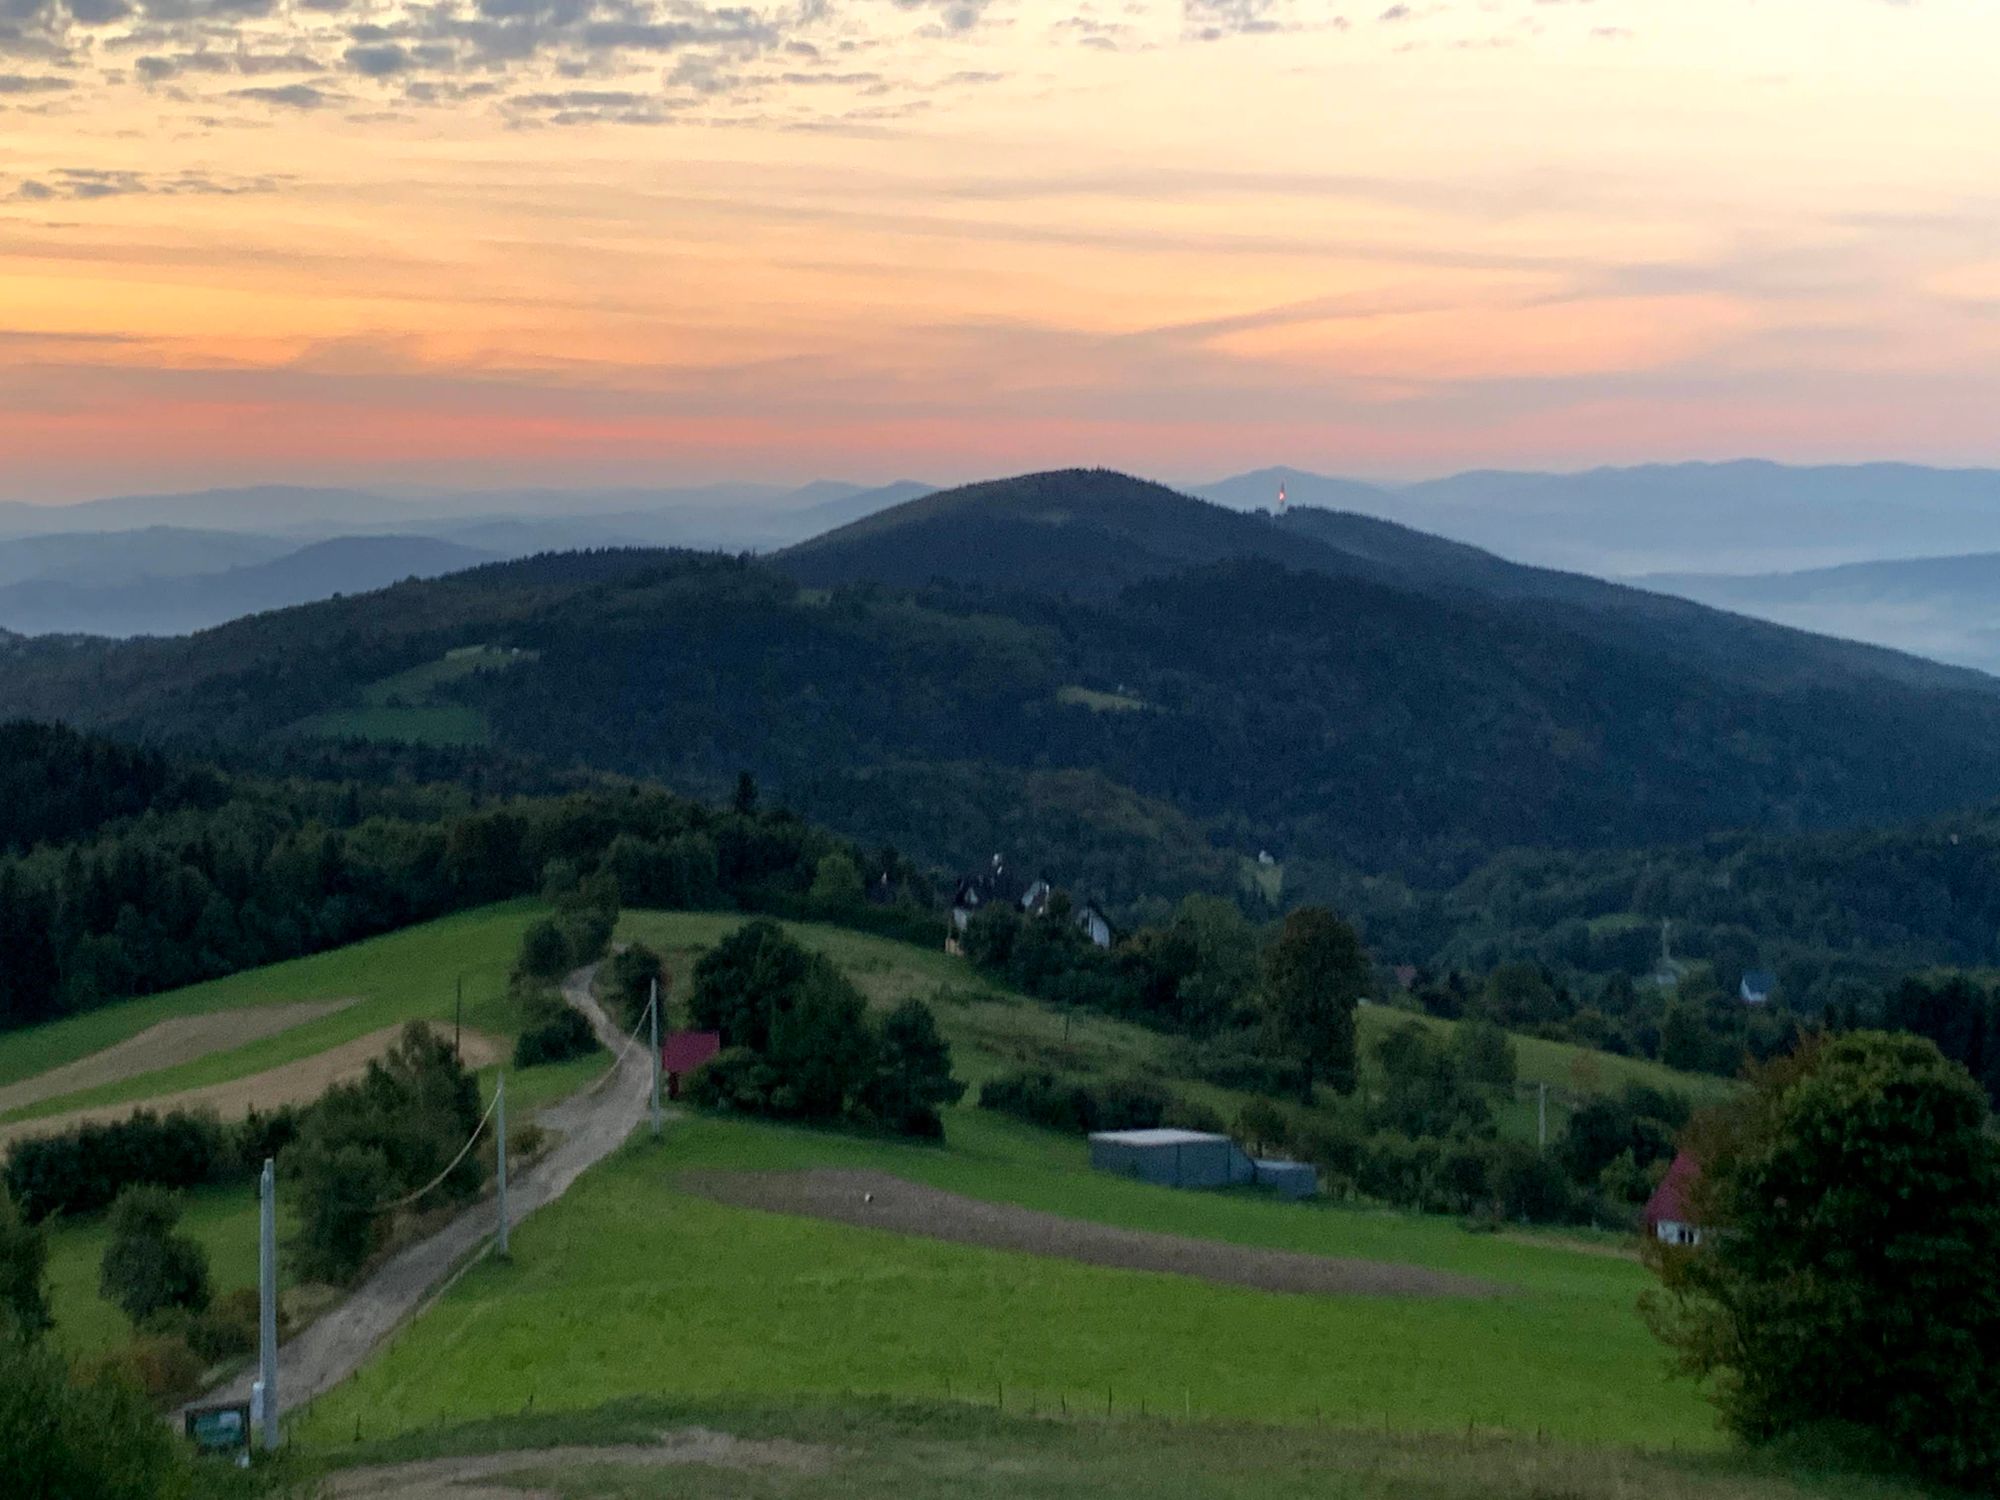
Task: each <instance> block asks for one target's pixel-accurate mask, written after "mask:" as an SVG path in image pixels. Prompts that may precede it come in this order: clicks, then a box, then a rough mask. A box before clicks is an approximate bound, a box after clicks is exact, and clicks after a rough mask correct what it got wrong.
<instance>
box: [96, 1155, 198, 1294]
mask: <svg viewBox="0 0 2000 1500" xmlns="http://www.w3.org/2000/svg"><path fill="white" fill-rule="evenodd" d="M180 1218H181V1205H180V1200H179V1199H178V1198H176V1197H175V1196H174V1195H173V1194H172V1193H170V1192H168V1191H167V1190H166V1189H165V1188H158V1187H130V1188H127V1189H126V1190H125V1191H124V1192H123V1193H121V1194H119V1195H118V1201H117V1203H115V1204H113V1205H112V1208H111V1241H110V1243H109V1244H107V1245H106V1246H105V1247H104V1261H103V1264H102V1265H101V1266H100V1267H99V1271H98V1289H99V1290H100V1291H101V1292H102V1293H103V1295H104V1298H105V1300H106V1301H108V1302H112V1303H115V1304H116V1305H117V1306H118V1307H119V1308H120V1309H121V1310H122V1311H123V1312H124V1314H125V1316H126V1317H128V1318H130V1319H131V1320H132V1322H133V1324H134V1325H135V1326H136V1325H140V1324H144V1323H145V1322H146V1321H147V1320H148V1319H150V1318H152V1317H153V1316H154V1315H155V1314H156V1313H159V1312H162V1311H164V1310H166V1309H168V1308H184V1309H186V1310H188V1311H190V1312H200V1311H201V1310H202V1309H204V1308H206V1307H207V1306H208V1299H209V1284H208V1252H207V1251H205V1250H204V1249H202V1247H201V1246H200V1244H198V1243H197V1242H196V1241H195V1240H193V1239H191V1238H189V1237H188V1236H187V1235H184V1234H176V1233H175V1232H174V1231H175V1230H176V1228H177V1227H178V1226H179V1224H180Z"/></svg>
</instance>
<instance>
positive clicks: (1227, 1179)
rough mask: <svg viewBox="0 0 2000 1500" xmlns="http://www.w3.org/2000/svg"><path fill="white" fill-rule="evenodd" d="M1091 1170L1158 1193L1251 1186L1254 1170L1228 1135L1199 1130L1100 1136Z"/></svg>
mask: <svg viewBox="0 0 2000 1500" xmlns="http://www.w3.org/2000/svg"><path fill="white" fill-rule="evenodd" d="M1090 1164H1091V1165H1092V1166H1093V1167H1095V1168H1097V1169H1098V1170H1099V1171H1100V1172H1116V1173H1117V1174H1118V1175H1119V1176H1121V1177H1136V1178H1138V1179H1139V1180H1140V1181H1141V1182H1151V1183H1155V1184H1157V1185H1158V1186H1160V1187H1181V1188H1216V1187H1229V1186H1231V1185H1233V1184H1236V1183H1245V1182H1254V1181H1256V1179H1257V1168H1256V1166H1255V1165H1254V1164H1253V1163H1252V1162H1251V1160H1250V1158H1249V1157H1248V1156H1245V1155H1244V1154H1243V1150H1242V1148H1241V1147H1239V1146H1238V1145H1237V1144H1236V1142H1234V1141H1232V1140H1231V1139H1230V1138H1229V1137H1228V1136H1226V1135H1210V1134H1209V1133H1207V1132H1206V1131H1200V1130H1101V1131H1098V1132H1096V1133H1095V1134H1094V1135H1092V1136H1091V1138H1090Z"/></svg>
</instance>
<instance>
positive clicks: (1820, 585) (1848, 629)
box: [1635, 552, 2000, 674]
mask: <svg viewBox="0 0 2000 1500" xmlns="http://www.w3.org/2000/svg"><path fill="white" fill-rule="evenodd" d="M1635 581H1636V582H1637V583H1639V584H1640V585H1641V586H1642V587H1645V588H1651V589H1659V590H1661V591H1662V592H1665V593H1671V594H1677V595H1679V596H1681V597H1683V598H1686V599H1692V600H1695V601H1697V602H1699V603H1701V604H1705V605H1709V606H1711V607H1713V608H1716V609H1729V610H1736V611H1739V612H1741V613H1743V614H1747V615H1753V616H1755V617H1756V618H1758V619H1762V620H1772V621H1776V622H1777V623H1779V624H1781V625H1788V626H1791V627H1792V628H1794V629H1799V630H1826V631H1838V632H1840V633H1842V634H1846V635H1851V636H1855V637H1857V638H1860V639H1865V640H1873V641H1881V642H1883V643H1885V644H1889V645H1893V646H1895V647H1897V648H1899V649H1901V650H1905V651H1913V652H1916V653H1918V654H1919V655H1922V656H1927V657H1930V658H1931V659H1932V660H1934V661H1942V662H1952V663H1956V664H1958V665H1960V666H1966V667H1975V668H1977V669H1979V670H1981V671H1984V672H1988V673H1994V674H2000V552H1980V553H1972V554H1968V555H1964V556H1957V557H1920V558H1905V559H1898V560H1895V561H1889V562H1869V563H1846V564H1843V565H1841V566H1839V567H1833V568H1812V569H1806V570H1802V571H1799V572H1792V573H1753V574H1729V573H1681V574H1672V573H1663V574H1657V575H1653V576H1650V577H1646V578H1641V579H1637V580H1635Z"/></svg>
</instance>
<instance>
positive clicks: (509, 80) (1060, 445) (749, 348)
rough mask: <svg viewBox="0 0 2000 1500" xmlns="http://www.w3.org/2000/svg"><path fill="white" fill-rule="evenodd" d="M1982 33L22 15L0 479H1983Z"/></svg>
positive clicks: (123, 482)
mask: <svg viewBox="0 0 2000 1500" xmlns="http://www.w3.org/2000/svg"><path fill="white" fill-rule="evenodd" d="M1996 46H2000V11H1996V10H1995V9H1994V8H1993V7H1991V6H1987V5H1978V4H1974V3H1972V0H1929V3H1926V4H1923V5H1900V4H1893V3H1888V0H1769V3H1765V4H1760V5H1756V6H1744V5H1742V4H1740V3H1736V0H1682V3H1680V4H1677V5H1675V6H1673V7H1671V8H1663V7H1658V6H1652V5H1647V4H1643V3H1641V0H1592V3H1581V0H1579V3H1570V4H1555V3H1546V0H1483V3H1478V4H1471V3H1437V4H1428V5H1426V4H1414V5H1403V4H1396V5H1387V6H1386V7H1384V6H1369V7H1366V8H1357V9H1353V10H1344V9H1340V8H1335V7H1329V6H1326V5H1315V4H1310V3H1303V0H1231V3H1226V4H1225V3H1220V0H1179V3H1177V4H1172V5H1168V4H1148V3H1146V0H1134V3H1131V4H1119V5H1116V6H1111V5H1101V4H1099V3H1098V0H1083V3H1081V4H1078V5H1062V6H1057V5H1048V4H1037V3H1035V0H912V3H908V4H897V5H893V6H883V7H861V6H853V5H848V6H842V5H838V4H830V3H825V0H806V3H801V4H798V5H785V4H760V5H749V6H730V7H716V8H710V7H708V6H705V5H703V4H702V3H700V0H577V3H575V4H564V5H552V4H545V3H542V0H438V3H435V4H431V3H422V4H418V3H411V0H369V3H367V4H365V5H364V4H362V3H361V0H327V3H325V4H318V3H315V4H313V5H311V6H299V7H290V6H287V7H278V6H274V5H270V4H265V3H261V0H259V3H246V4H222V3H215V0H194V3H191V4H190V3H183V0H173V3H169V0H92V3H91V4H89V5H88V6H84V5H82V4H81V3H80V0H24V3H23V4H21V5H17V6H15V7H14V8H13V9H12V11H11V12H10V19H9V20H8V22H7V23H6V24H5V25H4V26H0V130H4V134H5V137H6V139H7V144H8V150H7V153H6V158H7V166H6V168H5V169H4V171H0V244H4V246H5V250H6V259H5V267H6V269H5V271H4V273H0V452H5V453H6V455H7V463H6V469H7V475H6V480H5V484H6V488H7V490H8V491H9V492H11V493H32V494H36V495H39V496H44V497H47V498H79V497H82V496H85V495H105V494H126V493H132V492H135V491H159V490H184V489H199V488H205V487H209V486H214V485H220V484H231V483H241V482H244V481H245V480H247V479H249V478H251V477H253V476H268V475H273V474H282V475H285V476H287V477H290V478H296V479H300V480H304V481H307V482H313V483H328V484H359V485H368V484H375V483H380V482H381V481H382V480H383V479H384V478H385V477H387V476H395V477H396V478H397V479H399V480H400V481H401V482H405V483H414V484H425V485H440V484H442V485H448V486H450V487H455V488H457V487H488V486H492V485H497V484H506V485H534V484H546V483H548V482H550V481H551V480H552V479H560V480H561V482H565V483H585V484H590V485H610V484H630V483H634V482H643V481H644V480H645V479H647V478H648V477H649V476H652V475H655V474H657V473H660V472H663V471H671V472H673V473H675V474H676V475H678V476H683V477H684V478H686V479H687V480H689V481H691V482H701V481H703V480H705V479H706V478H707V477H708V476H713V475H722V474H731V473H743V472H751V471H755V472H763V473H778V474H782V475H787V476H790V475H796V476H798V477H800V478H804V477H807V476H809V475H813V474H825V473H844V472H859V471H861V470H863V469H866V470H869V471H872V472H881V473H889V474H896V475H902V474H918V475H923V476H925V477H927V478H928V479H930V480H931V481H932V482H936V483H948V482H950V481H952V480H954V479H956V478H959V477H963V476H966V475H968V474H971V473H975V472H977V473H994V472H1019V471H1023V470H1032V469H1040V468H1048V467H1053V466H1057V465H1061V464H1069V463H1086V464H1101V465H1105V466H1108V467H1115V468H1121V469H1127V470H1137V471H1139V472H1145V473H1168V474H1176V475H1187V474H1227V473H1231V472H1234V471H1239V470H1242V469H1245V468H1251V467H1254V466H1256V465H1257V464H1258V463H1259V462H1260V461H1261V460H1260V455H1266V454H1270V453H1278V452H1281V453H1284V454H1286V455H1287V456H1288V457H1289V458H1290V459H1291V460H1292V461H1294V462H1296V463H1298V464H1299V465H1300V466H1301V467H1303V468H1306V469H1311V470H1315V471H1319V472H1333V473H1355V474H1367V475H1381V476H1390V477H1393V478H1398V479H1401V478H1408V477H1413V476H1416V475H1419V474H1440V473H1453V472H1458V471H1461V470H1464V469H1467V468H1472V467H1475V466H1499V467H1506V468H1528V469H1548V468H1561V469H1578V468H1588V467H1591V466H1594V465H1598V464H1604V463H1628V462H1639V461H1648V460H1658V461H1677V460H1684V459H1696V458H1708V459H1720V458H1726V457H1728V456H1730V455H1733V454H1737V453H1742V452H1757V453H1763V454H1768V455H1770V456H1771V457H1773V458H1776V459H1781V460H1786V461H1805V460H1810V461H1816V462H1842V461H1853V460H1860V459H1867V458H1877V457H1891V458H1897V459H1903V460H1909V461H1921V462H1928V463H1935V464H1941V465H1959V464H1967V463H1979V462H1985V463H2000V433H1996V432H1995V429H1994V427H1993V424H1992V422H1991V420H1990V414H1991V412H1992V411H1993V410H1994V409H1995V407H1996V405H2000V322H1996V320H1994V319H1993V318H1992V317H1991V316H1990V314H1991V312H1992V310H1993V309H1994V307H1995V306H1996V304H2000V262H1996V261H1995V259H1994V255H1993V251H1992V246H1993V244H1994V243H1995V242H1996V229H2000V198H1996V196H1995V195H1994V194H1993V193H1992V191H1991V187H1990V184H1991V182H1992V181H1993V180H1994V177H1995V175H1996V169H2000V136H1996V135H1995V133H1994V132H1993V131H1992V130H1991V129H1990V128H1989V127H1990V122H1991V112H1992V111H1991V80H1990V76H1989V74H1990V59H1991V57H1992V56H1993V54H1994V52H1995V50H1996ZM335 142H337V146H334V145H333V144H332V143H335Z"/></svg>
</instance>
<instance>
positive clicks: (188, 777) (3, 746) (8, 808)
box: [0, 722, 221, 854]
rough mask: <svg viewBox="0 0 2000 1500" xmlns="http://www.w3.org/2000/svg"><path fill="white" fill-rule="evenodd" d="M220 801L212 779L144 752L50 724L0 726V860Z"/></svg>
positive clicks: (216, 779)
mask: <svg viewBox="0 0 2000 1500" xmlns="http://www.w3.org/2000/svg"><path fill="white" fill-rule="evenodd" d="M220 796H221V780H220V778H219V777H217V776H215V775H214V774H213V773H211V772H208V771H205V770H202V769H200V768H196V767H188V766H181V765H176V764H175V763H174V762H173V761H171V760H169V759H167V758H166V757H165V756H162V755H157V754H154V753H153V752H151V751H147V750H141V749H138V748H136V747H133V746H128V745H121V744H117V743H114V742H112V741H110V740H104V739H99V738H97V737H95V736H90V735H82V734H78V733H77V732H76V731H75V730H72V729H66V728H64V727H62V726H61V725H56V724H33V723H27V722H16V723H11V724H0V854H6V853H8V852H10V851H16V850H21V849H29V848H33V847H34V846H35V845H37V844H44V843H59V842H62V841H63V840H66V839H73V838H78V837H81V836H82V835H84V834H87V833H90V832H92V831H93V830H95V829H97V828H100V827H102V826H103V825H104V824H106V823H110V822H114V821H116V820H117V819H120V818H131V817H137V816H139V815H140V814H142V813H147V812H171V811H175V810H177V809H180V808H183V807H203V806H212V805H213V804H214V803H215V802H216V801H217V800H219V798H220Z"/></svg>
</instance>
